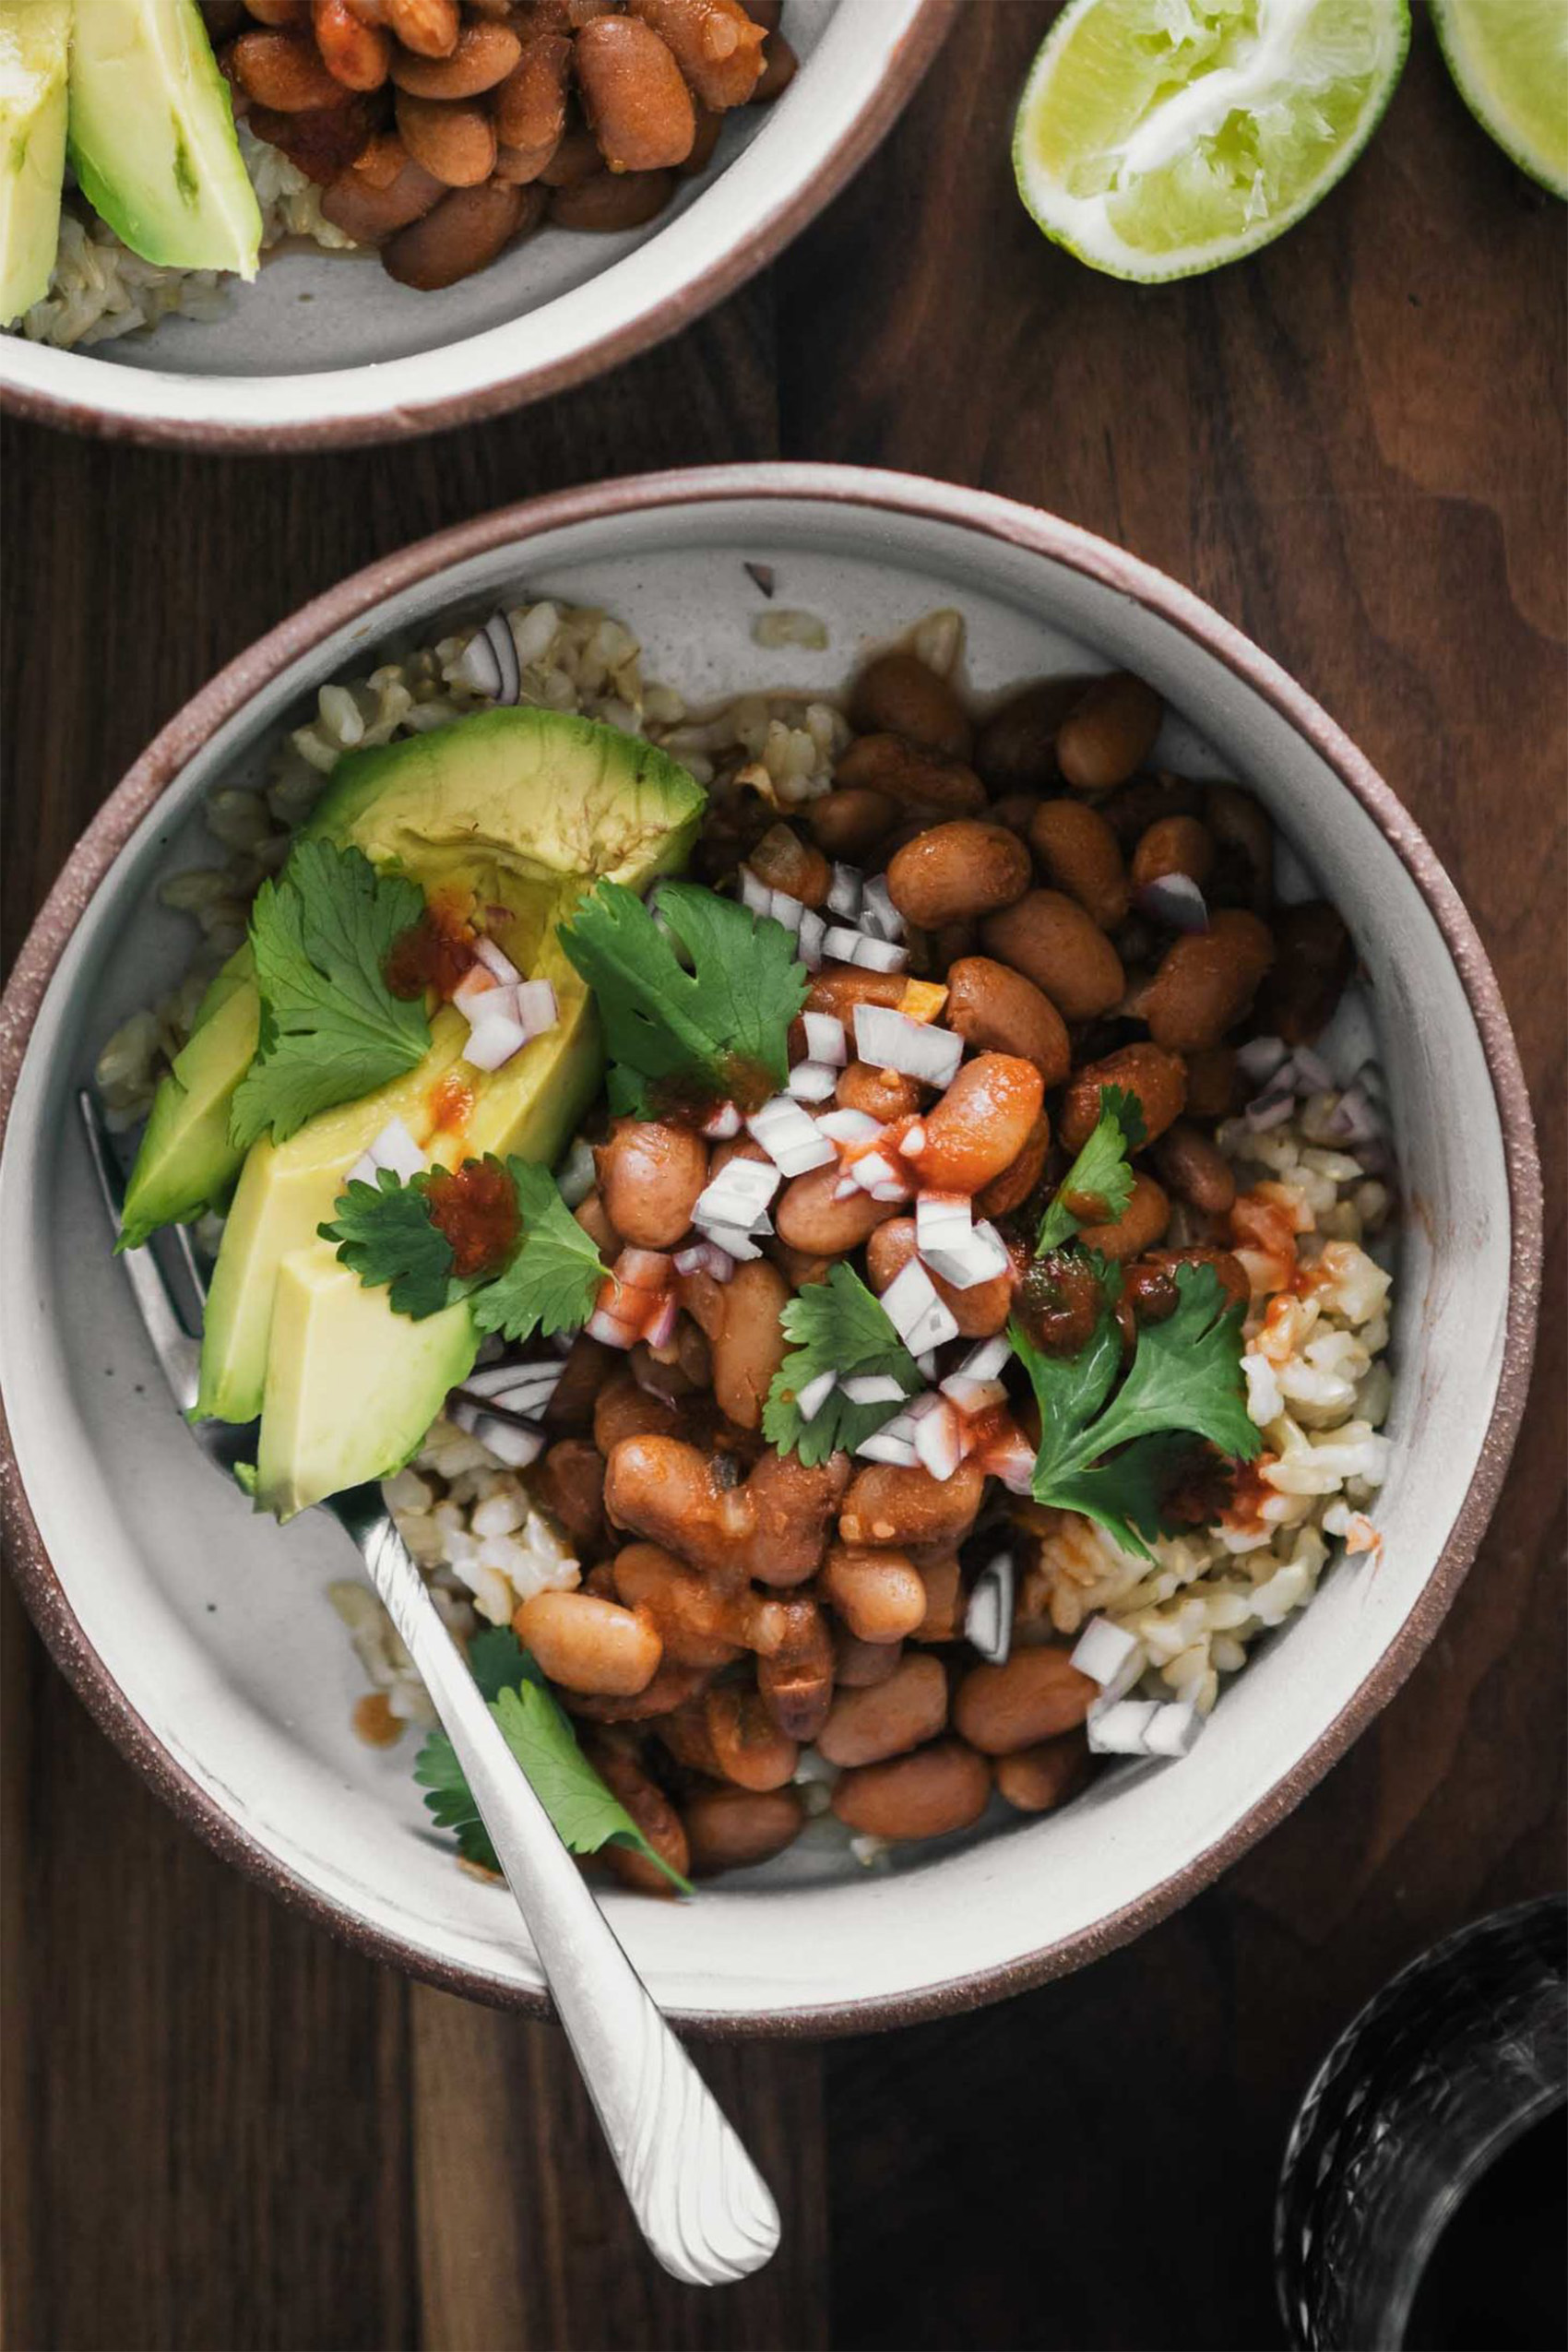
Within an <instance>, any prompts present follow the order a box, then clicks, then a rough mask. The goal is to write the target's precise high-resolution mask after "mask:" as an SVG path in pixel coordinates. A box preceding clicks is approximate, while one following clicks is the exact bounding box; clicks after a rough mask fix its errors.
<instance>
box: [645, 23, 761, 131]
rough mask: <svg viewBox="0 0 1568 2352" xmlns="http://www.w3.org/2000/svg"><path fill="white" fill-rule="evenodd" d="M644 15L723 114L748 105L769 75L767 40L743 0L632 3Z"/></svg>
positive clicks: (687, 74) (692, 80) (709, 103)
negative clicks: (765, 70) (766, 70)
mask: <svg viewBox="0 0 1568 2352" xmlns="http://www.w3.org/2000/svg"><path fill="white" fill-rule="evenodd" d="M629 5H630V7H631V12H632V14H633V16H634V17H639V18H641V19H642V21H643V23H644V24H645V25H647V26H649V27H650V28H651V29H652V30H653V31H655V32H656V33H657V34H658V35H659V39H660V40H661V41H662V42H665V43H666V44H667V46H668V47H669V48H670V49H671V50H672V51H673V53H674V57H675V62H676V64H677V65H679V66H680V68H681V71H682V73H683V75H684V76H685V77H686V79H687V81H688V82H690V84H691V86H692V89H694V90H695V93H696V95H697V97H698V98H700V99H701V101H702V102H703V104H704V105H705V106H710V107H712V108H713V110H714V112H715V113H724V111H725V110H726V109H727V108H728V107H731V106H744V104H745V103H746V101H747V100H748V99H749V98H751V97H752V96H753V95H754V92H755V89H756V86H757V83H758V82H759V81H760V80H761V78H762V74H763V65H764V58H763V42H764V39H765V35H764V32H763V29H762V27H761V26H760V25H759V24H755V23H754V22H753V20H752V18H750V17H749V16H748V15H747V13H746V11H745V9H744V8H743V7H742V6H741V0H629Z"/></svg>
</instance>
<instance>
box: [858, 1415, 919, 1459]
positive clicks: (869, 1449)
mask: <svg viewBox="0 0 1568 2352" xmlns="http://www.w3.org/2000/svg"><path fill="white" fill-rule="evenodd" d="M855 1452H856V1453H857V1454H859V1455H863V1457H864V1458H865V1460H866V1461H868V1462H888V1463H891V1464H892V1466H893V1467H894V1468H895V1469H896V1470H913V1469H918V1468H919V1467H920V1456H919V1455H918V1454H917V1453H916V1452H915V1449H914V1447H913V1445H911V1443H909V1439H908V1438H907V1437H895V1436H894V1435H893V1433H892V1426H891V1424H889V1426H888V1427H887V1428H886V1429H879V1430H873V1432H872V1434H871V1436H870V1437H862V1438H861V1442H860V1443H859V1444H858V1445H857V1446H856V1448H855Z"/></svg>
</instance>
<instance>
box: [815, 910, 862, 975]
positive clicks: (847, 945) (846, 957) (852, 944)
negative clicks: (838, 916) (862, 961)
mask: <svg viewBox="0 0 1568 2352" xmlns="http://www.w3.org/2000/svg"><path fill="white" fill-rule="evenodd" d="M827 903H828V905H829V906H830V907H831V905H832V904H833V900H832V897H831V896H829V898H828V901H827ZM860 945H861V934H860V932H858V931H849V930H847V929H846V927H845V926H844V924H842V923H829V924H828V926H827V929H826V932H824V933H823V940H822V952H823V954H824V955H825V956H831V957H832V958H833V960H834V962H835V963H838V964H852V963H853V962H854V960H855V951H856V949H857V948H858V947H859V946H860Z"/></svg>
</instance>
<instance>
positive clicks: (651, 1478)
mask: <svg viewBox="0 0 1568 2352" xmlns="http://www.w3.org/2000/svg"><path fill="white" fill-rule="evenodd" d="M848 1484H849V1459H848V1456H847V1455H842V1454H837V1455H833V1456H832V1457H831V1458H830V1459H829V1460H828V1461H826V1462H824V1463H821V1464H819V1465H818V1466H817V1467H814V1468H808V1467H807V1466H806V1465H805V1464H804V1463H803V1462H802V1461H800V1460H799V1459H798V1458H797V1457H796V1456H795V1455H778V1454H776V1453H773V1452H769V1453H766V1454H765V1455H763V1456H762V1457H761V1459H760V1460H759V1461H758V1462H757V1463H756V1465H755V1466H754V1468H753V1469H752V1471H751V1473H750V1475H749V1476H748V1477H747V1479H745V1481H744V1483H743V1484H742V1485H741V1486H730V1485H727V1484H726V1483H725V1481H724V1478H723V1474H722V1473H721V1472H720V1470H719V1468H718V1467H717V1466H716V1465H715V1464H714V1463H713V1462H712V1461H710V1460H709V1459H708V1457H707V1455H703V1454H699V1453H698V1451H697V1449H696V1447H695V1445H686V1444H683V1443H682V1442H681V1441H680V1440H679V1439H677V1438H672V1437H666V1436H647V1437H642V1436H636V1437H628V1438H624V1439H622V1440H621V1441H620V1442H619V1443H617V1444H616V1445H615V1446H614V1448H613V1449H612V1452H611V1454H610V1456H609V1460H608V1464H607V1467H606V1471H605V1480H604V1507H605V1511H606V1513H607V1515H608V1516H609V1517H610V1518H611V1520H612V1521H613V1523H614V1524H615V1526H620V1527H627V1528H630V1529H632V1530H633V1531H634V1532H635V1533H636V1534H637V1535H640V1536H647V1538H649V1539H650V1541H652V1542H654V1543H658V1544H662V1545H663V1547H664V1549H665V1550H667V1551H672V1552H674V1553H675V1554H676V1555H677V1557H678V1558H680V1559H682V1560H684V1561H687V1562H690V1564H691V1565H692V1566H693V1567H694V1568H700V1569H701V1570H702V1571H703V1572H704V1574H707V1575H714V1576H719V1577H722V1578H724V1579H726V1580H728V1581H729V1582H731V1583H742V1582H744V1581H745V1580H746V1579H747V1578H748V1577H755V1578H756V1579H757V1580H758V1581H759V1582H761V1583H763V1584H766V1585H774V1586H789V1585H799V1584H803V1583H804V1582H805V1581H806V1579H807V1578H808V1577H809V1576H814V1574H816V1571H817V1569H818V1568H819V1567H820V1566H821V1564H822V1557H823V1553H824V1552H825V1550H826V1547H827V1523H828V1520H829V1519H830V1517H831V1516H832V1515H833V1513H834V1511H835V1509H836V1507H837V1503H838V1502H839V1499H840V1497H841V1496H842V1495H843V1493H844V1491H845V1488H846V1487H847V1485H848Z"/></svg>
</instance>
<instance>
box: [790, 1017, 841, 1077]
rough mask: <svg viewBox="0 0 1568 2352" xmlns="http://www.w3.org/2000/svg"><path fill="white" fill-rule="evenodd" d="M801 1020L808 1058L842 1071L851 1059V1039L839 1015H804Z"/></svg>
mask: <svg viewBox="0 0 1568 2352" xmlns="http://www.w3.org/2000/svg"><path fill="white" fill-rule="evenodd" d="M801 1020H802V1026H803V1028H804V1029H805V1033H806V1054H807V1058H808V1059H809V1060H811V1061H813V1062H826V1063H830V1064H831V1066H832V1067H833V1068H834V1069H835V1070H842V1069H843V1068H844V1066H845V1064H846V1063H848V1061H849V1037H848V1035H847V1034H846V1032H845V1028H844V1024H843V1022H842V1021H841V1020H840V1019H839V1018H838V1016H837V1014H836V1013H802V1016H801Z"/></svg>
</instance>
